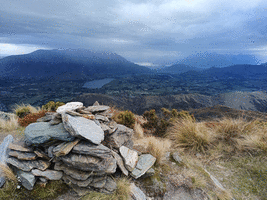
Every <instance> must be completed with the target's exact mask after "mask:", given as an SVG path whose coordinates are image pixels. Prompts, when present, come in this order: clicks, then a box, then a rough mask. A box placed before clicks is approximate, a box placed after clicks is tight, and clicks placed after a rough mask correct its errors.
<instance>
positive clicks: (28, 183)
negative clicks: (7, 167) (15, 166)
mask: <svg viewBox="0 0 267 200" xmlns="http://www.w3.org/2000/svg"><path fill="white" fill-rule="evenodd" d="M17 176H18V177H19V178H20V180H21V183H22V185H23V186H24V187H25V188H26V189H27V190H32V189H33V186H34V184H35V182H36V177H35V176H34V175H33V174H32V173H30V172H25V171H22V170H17Z"/></svg>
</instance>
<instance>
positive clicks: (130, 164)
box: [120, 146, 138, 172]
mask: <svg viewBox="0 0 267 200" xmlns="http://www.w3.org/2000/svg"><path fill="white" fill-rule="evenodd" d="M120 154H121V156H122V158H123V160H124V165H125V167H126V169H128V170H129V171H130V172H131V171H133V169H134V168H135V166H136V164H137V161H138V153H137V152H136V151H134V150H131V149H129V148H127V147H125V146H121V147H120Z"/></svg>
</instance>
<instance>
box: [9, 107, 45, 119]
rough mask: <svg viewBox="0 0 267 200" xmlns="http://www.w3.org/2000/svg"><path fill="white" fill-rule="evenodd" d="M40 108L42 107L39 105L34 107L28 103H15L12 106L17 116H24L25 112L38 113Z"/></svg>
mask: <svg viewBox="0 0 267 200" xmlns="http://www.w3.org/2000/svg"><path fill="white" fill-rule="evenodd" d="M41 110H42V109H41V108H40V107H34V106H32V105H30V104H20V105H18V104H17V105H16V106H15V108H14V113H16V115H17V116H19V117H24V116H25V115H26V114H29V113H38V112H40V111H41Z"/></svg>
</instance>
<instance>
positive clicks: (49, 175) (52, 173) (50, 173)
mask: <svg viewBox="0 0 267 200" xmlns="http://www.w3.org/2000/svg"><path fill="white" fill-rule="evenodd" d="M31 172H32V174H33V175H34V176H42V177H45V178H46V179H48V180H60V179H61V178H62V176H63V172H60V171H56V170H50V169H47V170H45V171H41V170H39V169H33V170H32V171H31Z"/></svg>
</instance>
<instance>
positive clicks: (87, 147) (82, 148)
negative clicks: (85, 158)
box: [72, 141, 112, 158]
mask: <svg viewBox="0 0 267 200" xmlns="http://www.w3.org/2000/svg"><path fill="white" fill-rule="evenodd" d="M72 152H73V153H80V154H86V155H90V156H95V157H99V158H107V157H112V153H111V150H110V149H109V148H107V147H106V146H104V145H102V144H99V145H96V144H92V143H91V142H87V141H82V142H80V143H79V144H77V145H75V146H74V147H73V149H72Z"/></svg>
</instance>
